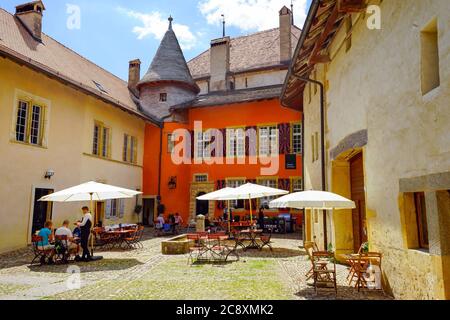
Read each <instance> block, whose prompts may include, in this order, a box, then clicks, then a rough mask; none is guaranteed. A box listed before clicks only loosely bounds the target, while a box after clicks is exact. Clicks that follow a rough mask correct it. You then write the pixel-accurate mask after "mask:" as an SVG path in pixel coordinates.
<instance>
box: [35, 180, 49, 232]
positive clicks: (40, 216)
mask: <svg viewBox="0 0 450 320" xmlns="http://www.w3.org/2000/svg"><path fill="white" fill-rule="evenodd" d="M50 193H53V189H42V188H36V189H35V190H34V206H33V224H32V227H31V234H35V233H36V231H39V230H41V229H42V228H43V227H44V224H45V222H46V221H47V220H51V219H52V210H53V203H51V202H46V201H39V199H40V198H42V197H44V196H46V195H49V194H50Z"/></svg>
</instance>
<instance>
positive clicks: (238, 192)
mask: <svg viewBox="0 0 450 320" xmlns="http://www.w3.org/2000/svg"><path fill="white" fill-rule="evenodd" d="M288 193H289V192H288V191H286V190H280V189H275V188H270V187H266V186H261V185H259V184H253V183H247V184H243V185H242V186H240V187H237V188H235V189H234V191H233V192H232V194H231V197H233V198H232V199H231V200H246V199H258V198H264V197H272V196H282V195H285V194H288Z"/></svg>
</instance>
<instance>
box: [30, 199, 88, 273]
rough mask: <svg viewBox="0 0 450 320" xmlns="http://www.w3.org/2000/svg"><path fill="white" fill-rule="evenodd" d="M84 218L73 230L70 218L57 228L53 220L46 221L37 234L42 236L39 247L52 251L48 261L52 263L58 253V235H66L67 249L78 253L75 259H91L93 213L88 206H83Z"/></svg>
mask: <svg viewBox="0 0 450 320" xmlns="http://www.w3.org/2000/svg"><path fill="white" fill-rule="evenodd" d="M81 210H82V212H83V218H82V219H81V220H80V221H77V222H76V223H75V225H76V227H75V229H74V230H73V231H72V230H70V228H69V224H70V222H69V220H65V221H64V222H63V224H62V226H61V227H59V228H57V229H56V230H55V229H54V228H53V222H52V221H46V222H45V224H44V228H42V229H41V230H39V231H37V233H36V235H37V236H39V237H40V240H39V242H38V243H37V246H38V248H40V249H41V250H45V251H51V253H50V256H49V258H48V263H49V264H52V263H53V262H54V261H53V257H54V255H55V254H56V251H55V238H57V237H65V238H66V240H65V242H66V243H65V245H66V246H67V250H68V251H69V252H71V253H74V254H76V257H75V260H77V261H86V262H88V261H91V260H92V257H91V253H90V251H89V245H88V242H89V235H90V233H91V227H92V223H93V222H92V214H91V213H90V210H89V208H88V207H83V208H82V209H81ZM80 245H81V248H82V250H83V253H82V255H81V256H80V255H79V247H80Z"/></svg>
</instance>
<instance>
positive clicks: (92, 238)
mask: <svg viewBox="0 0 450 320" xmlns="http://www.w3.org/2000/svg"><path fill="white" fill-rule="evenodd" d="M89 195H90V196H91V204H90V206H91V208H90V211H91V214H92V212H93V211H92V209H93V208H94V207H93V200H92V195H93V193H92V192H91V193H89ZM94 215H95V213H94ZM92 218H93V219H94V221H95V217H92ZM93 228H94V222H93V221H91V230H90V236H91V256H93V255H94V236H93V235H92V230H93Z"/></svg>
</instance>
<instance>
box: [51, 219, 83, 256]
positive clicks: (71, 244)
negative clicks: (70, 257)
mask: <svg viewBox="0 0 450 320" xmlns="http://www.w3.org/2000/svg"><path fill="white" fill-rule="evenodd" d="M55 236H67V242H66V243H65V244H64V245H65V246H66V248H67V250H68V251H69V253H71V252H73V253H75V254H78V249H79V248H78V245H77V243H76V242H75V238H74V236H73V234H72V231H70V229H69V220H64V222H63V225H62V227H60V228H58V229H56V231H55Z"/></svg>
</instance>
